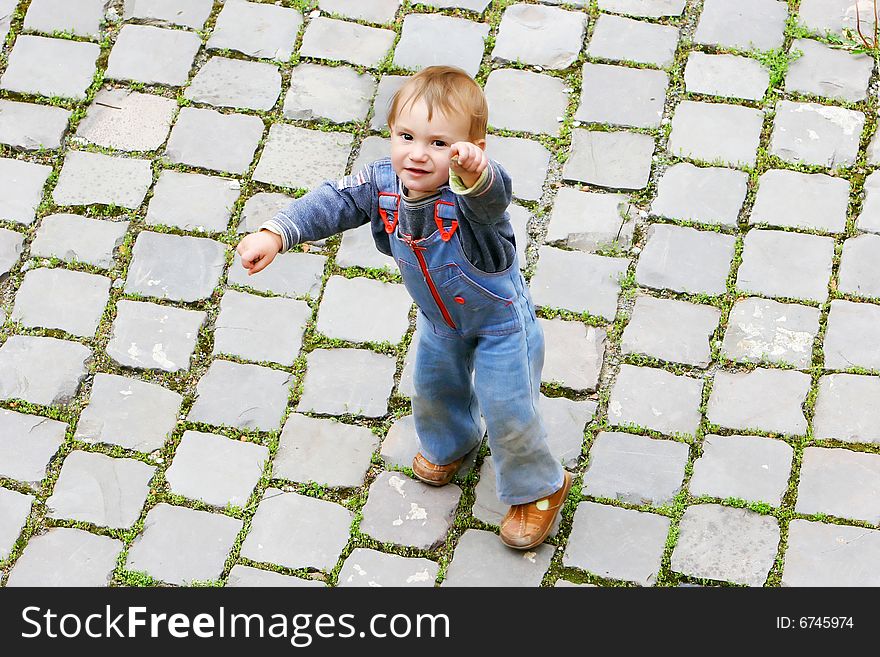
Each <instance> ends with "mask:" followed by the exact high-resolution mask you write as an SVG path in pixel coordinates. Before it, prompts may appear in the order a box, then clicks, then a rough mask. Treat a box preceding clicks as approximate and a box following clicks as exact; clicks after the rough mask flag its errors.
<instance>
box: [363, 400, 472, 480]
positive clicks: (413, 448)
mask: <svg viewBox="0 0 880 657" xmlns="http://www.w3.org/2000/svg"><path fill="white" fill-rule="evenodd" d="M482 433H485V430H482ZM481 435H482V434H481ZM481 444H482V443H481ZM419 448H420V447H419V438H418V436H417V435H416V425H415V421H414V420H413V416H412V415H404V416H403V417H402V418H400V419H399V420H397V421H396V422H395V423H394V424H392V425H391V428H390V429H388V434H387V435H386V436H385V440H383V441H382V449H381V451H380V452H379V455H380V456H381V457H382V460H383V462H384V463H385V465H386V466H395V467H398V468H411V467H412V462H413V459H414V458H415V457H416V454H417V453H418V451H419ZM479 451H480V445H479V444H478V445H477V446H476V447H474V448H473V449H472V450H471V451H470V452H468V453H467V454H465V457H464V461H462V464H461V466H460V467H459V468H458V471H457V472H456V473H455V476H454V478H453V480H454V481H461V480H462V479H463V478H464V477H466V476H467V474H468V473H469V472H470V471H471V470H473V468H474V464H475V462H476V460H477V453H478V452H479Z"/></svg>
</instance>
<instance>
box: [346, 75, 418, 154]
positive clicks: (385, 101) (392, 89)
mask: <svg viewBox="0 0 880 657" xmlns="http://www.w3.org/2000/svg"><path fill="white" fill-rule="evenodd" d="M409 77H410V76H408V75H383V76H382V77H381V78H380V79H379V84H378V85H377V87H376V98H375V100H374V101H373V118H371V119H370V130H383V129H385V128H387V127H388V122H387V121H386V119H387V118H388V108H389V107H390V105H391V98H392V97H393V96H394V94H395V93H396V92H397V90H398V89H400V87H401V86H402V85H403V83H404V82H406V80H407V79H408V78H409ZM367 139H369V137H368V138H367ZM364 141H365V142H366V140H364ZM389 152H390V148H389ZM355 170H356V169H355V168H354V167H352V171H355Z"/></svg>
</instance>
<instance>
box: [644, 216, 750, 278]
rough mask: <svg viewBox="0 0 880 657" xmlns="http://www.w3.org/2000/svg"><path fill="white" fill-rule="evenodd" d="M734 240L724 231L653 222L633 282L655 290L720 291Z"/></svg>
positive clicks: (727, 269) (729, 261) (730, 258)
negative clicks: (718, 231) (701, 229)
mask: <svg viewBox="0 0 880 657" xmlns="http://www.w3.org/2000/svg"><path fill="white" fill-rule="evenodd" d="M735 241H736V240H735V238H734V236H733V235H726V234H724V233H716V232H712V231H700V230H696V229H694V228H685V227H682V226H670V225H665V224H653V225H652V226H651V227H650V228H649V229H648V242H647V244H646V245H645V248H644V250H643V251H642V253H641V255H640V256H639V262H638V264H637V265H636V281H638V283H639V285H644V286H645V287H649V288H653V289H656V290H663V289H670V290H674V291H676V292H690V293H697V294H699V293H704V294H710V295H717V294H723V293H724V292H725V290H726V289H727V288H726V281H727V275H728V273H729V271H730V263H731V262H732V261H733V253H734V244H735Z"/></svg>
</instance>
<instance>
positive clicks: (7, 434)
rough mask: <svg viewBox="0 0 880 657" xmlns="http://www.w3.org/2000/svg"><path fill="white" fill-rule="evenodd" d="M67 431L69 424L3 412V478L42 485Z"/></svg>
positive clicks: (0, 454) (0, 451) (0, 464)
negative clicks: (40, 482)
mask: <svg viewBox="0 0 880 657" xmlns="http://www.w3.org/2000/svg"><path fill="white" fill-rule="evenodd" d="M66 431H67V423H66V422H59V421H58V420H51V419H49V418H47V417H42V416H40V415H24V414H23V413H17V412H15V411H10V410H6V409H3V410H0V476H3V477H9V478H10V479H15V480H17V481H23V482H25V483H27V484H36V483H37V482H39V481H40V480H41V479H42V478H43V477H44V476H46V467H47V466H48V465H49V460H50V459H51V458H52V457H53V456H54V455H55V453H56V452H57V451H58V448H59V447H61V444H62V443H63V442H64V435H65V433H66ZM17 535H18V534H16V536H17ZM0 558H3V557H0Z"/></svg>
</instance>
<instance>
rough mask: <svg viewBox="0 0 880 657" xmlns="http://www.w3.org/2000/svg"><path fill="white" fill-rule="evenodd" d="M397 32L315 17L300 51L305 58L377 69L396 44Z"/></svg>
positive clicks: (304, 37) (304, 36)
mask: <svg viewBox="0 0 880 657" xmlns="http://www.w3.org/2000/svg"><path fill="white" fill-rule="evenodd" d="M394 37H395V34H394V31H393V30H383V29H380V28H378V27H368V26H366V25H359V24H358V23H349V22H347V21H340V20H335V19H332V18H324V17H319V18H313V19H312V20H311V21H309V25H308V27H307V28H306V32H305V34H304V35H303V41H302V47H301V48H300V50H299V52H300V54H301V55H305V56H306V57H315V58H317V59H329V60H340V61H343V62H348V63H350V64H354V65H355V66H366V67H367V68H376V67H377V66H379V64H381V63H382V60H384V59H385V56H386V55H387V54H388V51H389V50H390V49H391V46H392V45H393V44H394Z"/></svg>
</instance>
